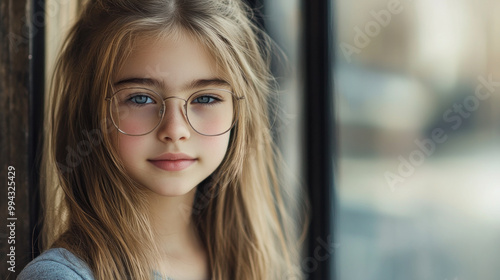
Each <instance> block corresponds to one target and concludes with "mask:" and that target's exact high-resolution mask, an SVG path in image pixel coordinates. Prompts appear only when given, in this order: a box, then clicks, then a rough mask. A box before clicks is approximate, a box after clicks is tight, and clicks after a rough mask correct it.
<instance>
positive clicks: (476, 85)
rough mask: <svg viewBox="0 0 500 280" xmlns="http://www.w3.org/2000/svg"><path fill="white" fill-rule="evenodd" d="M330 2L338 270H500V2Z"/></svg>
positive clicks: (415, 275) (402, 274)
mask: <svg viewBox="0 0 500 280" xmlns="http://www.w3.org/2000/svg"><path fill="white" fill-rule="evenodd" d="M333 7H334V11H333V14H334V17H335V38H336V47H335V51H336V63H335V71H334V72H335V74H334V83H335V104H334V106H335V108H336V112H337V116H336V117H337V119H336V124H337V127H338V132H339V134H338V137H339V139H338V141H339V142H338V151H339V157H338V159H337V160H338V162H337V170H336V172H337V174H338V176H337V190H336V191H337V194H338V197H337V201H338V205H337V213H336V232H337V240H338V243H339V248H338V249H337V255H336V263H335V266H336V270H337V276H338V279H340V280H358V279H359V280H366V279H376V280H379V279H380V280H390V279H394V280H401V279H405V280H412V279H414V280H422V279H426V280H465V279H499V277H500V266H498V260H499V259H500V250H498V248H500V234H499V232H500V223H499V222H498V221H500V187H499V182H500V172H499V170H500V98H499V93H500V36H499V34H500V20H499V19H498V16H497V15H496V14H495V11H499V9H500V2H498V1H486V0H480V1H465V0H458V1H457V0H440V1H435V0H418V1H410V0H401V1H399V0H359V1H350V0H337V1H335V2H334V5H333Z"/></svg>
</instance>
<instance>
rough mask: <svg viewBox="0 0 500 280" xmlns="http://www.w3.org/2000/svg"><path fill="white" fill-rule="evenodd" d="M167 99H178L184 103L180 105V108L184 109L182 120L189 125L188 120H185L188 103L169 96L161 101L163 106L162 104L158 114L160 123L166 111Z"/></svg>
mask: <svg viewBox="0 0 500 280" xmlns="http://www.w3.org/2000/svg"><path fill="white" fill-rule="evenodd" d="M169 99H180V100H182V101H184V104H183V105H182V108H184V110H183V113H184V120H185V121H187V122H188V123H189V121H188V118H187V102H188V101H187V100H186V99H184V98H181V97H178V96H169V97H167V98H164V99H162V103H163V104H162V107H161V109H160V112H159V113H160V123H161V122H163V117H164V116H165V112H166V110H167V104H166V103H167V100H169Z"/></svg>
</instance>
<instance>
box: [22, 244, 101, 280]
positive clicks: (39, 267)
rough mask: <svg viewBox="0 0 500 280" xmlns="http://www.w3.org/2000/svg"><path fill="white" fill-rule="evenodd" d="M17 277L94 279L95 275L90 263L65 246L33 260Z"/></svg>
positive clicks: (24, 278)
mask: <svg viewBox="0 0 500 280" xmlns="http://www.w3.org/2000/svg"><path fill="white" fill-rule="evenodd" d="M17 279H18V280H28V279H30V280H31V279H36V280H44V279H47V280H48V279H62V280H64V279H74V280H93V279H94V277H93V276H92V271H91V270H90V268H89V267H88V265H87V264H86V263H85V262H84V261H82V260H81V259H79V258H78V257H77V256H75V255H74V254H73V253H71V252H70V251H68V250H66V249H63V248H53V249H50V250H47V251H45V252H44V253H43V254H41V255H40V256H38V257H37V258H35V259H34V260H33V261H31V262H30V263H29V264H28V265H27V266H26V267H25V268H24V269H23V271H21V274H19V276H18V278H17Z"/></svg>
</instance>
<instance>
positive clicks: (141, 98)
mask: <svg viewBox="0 0 500 280" xmlns="http://www.w3.org/2000/svg"><path fill="white" fill-rule="evenodd" d="M129 101H131V102H133V103H136V104H139V105H143V104H150V103H155V101H154V100H153V99H152V98H151V97H149V96H147V95H136V96H132V97H131V98H129Z"/></svg>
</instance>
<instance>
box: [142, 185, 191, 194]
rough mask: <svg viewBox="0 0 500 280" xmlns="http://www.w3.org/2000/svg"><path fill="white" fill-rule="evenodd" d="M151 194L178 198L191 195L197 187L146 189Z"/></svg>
mask: <svg viewBox="0 0 500 280" xmlns="http://www.w3.org/2000/svg"><path fill="white" fill-rule="evenodd" d="M146 188H147V189H148V190H149V191H150V192H151V193H153V194H155V195H159V196H164V197H178V196H184V195H186V194H189V193H191V192H192V191H194V190H195V189H196V186H179V185H176V186H162V187H158V186H155V187H154V188H151V187H146Z"/></svg>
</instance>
